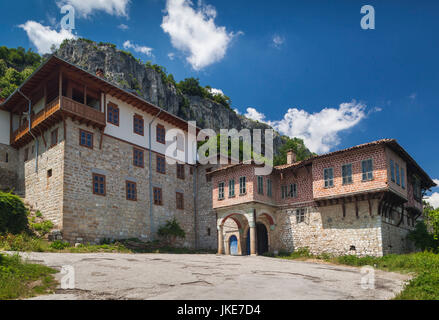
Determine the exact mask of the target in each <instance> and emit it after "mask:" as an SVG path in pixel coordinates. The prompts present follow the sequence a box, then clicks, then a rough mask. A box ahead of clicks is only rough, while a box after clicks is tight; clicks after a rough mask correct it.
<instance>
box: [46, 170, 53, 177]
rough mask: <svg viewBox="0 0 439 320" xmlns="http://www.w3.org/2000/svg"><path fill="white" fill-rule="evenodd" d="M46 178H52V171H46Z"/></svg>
mask: <svg viewBox="0 0 439 320" xmlns="http://www.w3.org/2000/svg"><path fill="white" fill-rule="evenodd" d="M47 177H48V178H51V177H52V169H49V170H47Z"/></svg>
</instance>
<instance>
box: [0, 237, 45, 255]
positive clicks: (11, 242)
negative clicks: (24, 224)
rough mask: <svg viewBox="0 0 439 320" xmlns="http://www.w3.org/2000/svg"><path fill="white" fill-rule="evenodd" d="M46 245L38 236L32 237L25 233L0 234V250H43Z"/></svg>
mask: <svg viewBox="0 0 439 320" xmlns="http://www.w3.org/2000/svg"><path fill="white" fill-rule="evenodd" d="M46 246H47V245H45V243H44V242H43V241H42V240H41V239H38V238H32V237H31V236H29V235H28V234H26V233H23V234H19V235H13V234H7V235H5V236H0V250H5V251H30V252H44V251H45V248H46Z"/></svg>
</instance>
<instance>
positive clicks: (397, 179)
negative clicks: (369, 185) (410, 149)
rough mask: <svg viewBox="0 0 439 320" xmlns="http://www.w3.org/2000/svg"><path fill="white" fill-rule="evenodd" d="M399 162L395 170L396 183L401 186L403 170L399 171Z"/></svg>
mask: <svg viewBox="0 0 439 320" xmlns="http://www.w3.org/2000/svg"><path fill="white" fill-rule="evenodd" d="M399 170H400V167H399V163H397V162H396V163H395V172H396V185H398V186H401V172H400V171H399Z"/></svg>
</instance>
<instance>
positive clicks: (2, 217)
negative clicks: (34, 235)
mask: <svg viewBox="0 0 439 320" xmlns="http://www.w3.org/2000/svg"><path fill="white" fill-rule="evenodd" d="M27 215H28V210H27V209H26V207H25V206H24V204H23V202H22V201H21V199H20V198H19V197H18V196H16V195H13V194H12V193H5V192H0V234H5V233H12V234H17V233H21V232H27V231H29V228H28V220H27Z"/></svg>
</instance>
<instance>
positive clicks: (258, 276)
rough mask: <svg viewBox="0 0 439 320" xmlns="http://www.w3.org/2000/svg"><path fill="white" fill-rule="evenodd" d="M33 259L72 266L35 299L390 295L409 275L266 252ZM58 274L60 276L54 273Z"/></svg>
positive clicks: (47, 255)
mask: <svg viewBox="0 0 439 320" xmlns="http://www.w3.org/2000/svg"><path fill="white" fill-rule="evenodd" d="M23 256H24V257H26V258H28V259H29V260H31V261H32V262H37V263H41V264H45V265H48V266H51V267H54V268H56V269H59V270H61V268H62V267H63V266H72V267H73V268H74V270H75V280H76V281H75V289H73V290H58V292H57V294H56V295H51V296H43V297H38V298H37V299H69V300H74V299H99V300H101V299H163V300H168V299H182V300H192V299H207V300H211V299H219V300H247V299H249V300H261V299H288V300H290V299H297V300H303V299H390V298H392V297H394V296H395V294H396V293H397V292H399V291H400V290H401V289H402V286H403V283H404V281H406V280H408V278H409V277H408V276H406V275H400V274H396V273H388V272H382V271H378V270H377V271H376V272H375V289H374V290H370V289H369V290H365V289H362V287H361V278H362V274H361V271H360V269H358V268H353V267H344V266H334V265H329V264H323V263H311V262H300V261H287V260H278V259H272V258H266V257H232V256H216V255H161V254H103V253H102V254H100V253H99V254H68V253H65V254H64V253H25V254H23ZM56 277H57V279H59V280H60V279H61V277H63V275H62V274H58V275H57V276H56Z"/></svg>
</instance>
